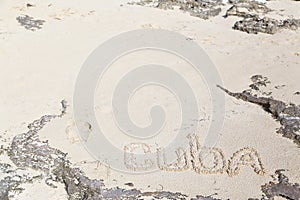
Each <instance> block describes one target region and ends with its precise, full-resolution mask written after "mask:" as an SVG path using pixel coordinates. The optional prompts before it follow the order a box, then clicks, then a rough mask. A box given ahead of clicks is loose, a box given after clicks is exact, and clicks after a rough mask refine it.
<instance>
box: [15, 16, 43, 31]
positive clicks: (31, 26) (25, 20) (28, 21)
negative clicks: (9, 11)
mask: <svg viewBox="0 0 300 200" xmlns="http://www.w3.org/2000/svg"><path fill="white" fill-rule="evenodd" d="M16 19H17V21H18V22H19V23H20V24H21V25H22V26H24V28H26V29H27V30H31V31H36V30H37V29H41V28H42V25H43V24H44V23H45V20H40V19H34V18H33V17H30V16H28V15H22V16H19V17H17V18H16Z"/></svg>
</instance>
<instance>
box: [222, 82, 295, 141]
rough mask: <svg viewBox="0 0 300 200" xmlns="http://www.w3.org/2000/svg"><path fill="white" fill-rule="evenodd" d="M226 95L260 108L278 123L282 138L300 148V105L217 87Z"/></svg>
mask: <svg viewBox="0 0 300 200" xmlns="http://www.w3.org/2000/svg"><path fill="white" fill-rule="evenodd" d="M218 87H219V88H221V89H222V90H223V91H225V92H226V93H227V94H228V95H230V96H232V97H235V98H236V99H241V100H243V101H247V102H250V103H254V104H257V105H259V106H261V107H262V108H263V109H264V110H265V111H266V112H268V113H270V114H271V115H272V116H273V118H275V119H276V120H277V121H279V122H280V124H281V127H280V128H279V130H278V131H277V132H278V133H280V134H282V136H283V137H286V138H289V139H291V140H292V141H294V142H295V143H296V144H297V145H298V146H300V105H295V104H292V103H290V104H287V103H284V102H282V101H279V100H275V99H273V98H271V97H257V96H256V95H253V94H251V93H250V92H249V91H243V92H241V93H239V92H237V93H233V92H230V91H229V90H227V89H225V88H223V87H221V86H219V85H218Z"/></svg>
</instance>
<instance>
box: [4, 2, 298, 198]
mask: <svg viewBox="0 0 300 200" xmlns="http://www.w3.org/2000/svg"><path fill="white" fill-rule="evenodd" d="M26 3H31V4H33V5H34V6H33V7H26ZM268 5H269V7H271V8H273V9H279V8H280V9H282V11H277V13H272V14H270V15H274V16H276V17H280V16H284V17H288V16H293V17H295V18H300V12H299V10H300V3H299V2H297V1H287V0H284V1H270V2H269V4H268ZM0 13H1V16H0V46H1V48H0V66H1V67H0V77H1V78H0V91H2V92H1V93H0V95H1V96H0V113H1V115H0V122H1V123H0V132H1V136H2V143H3V144H4V145H7V144H9V141H10V140H11V139H12V138H13V137H14V136H15V135H17V134H20V133H23V132H26V131H27V127H26V126H27V125H28V124H29V123H30V122H32V121H33V120H34V119H38V118H39V117H40V116H42V115H45V114H53V113H58V111H59V109H60V101H61V100H62V99H65V100H66V101H67V102H68V105H69V106H68V109H67V113H66V115H65V116H64V117H62V118H60V119H54V120H53V121H52V122H51V123H49V124H48V125H47V126H46V127H45V128H44V129H42V130H41V131H40V132H39V134H40V138H41V139H42V140H48V141H49V144H50V145H51V146H52V147H54V148H58V149H60V150H61V151H63V152H66V153H68V158H69V160H70V161H71V162H72V163H73V165H74V166H77V167H79V168H81V169H82V170H83V171H84V172H85V173H86V174H87V176H88V177H90V178H95V179H103V180H104V183H105V185H106V186H107V187H116V186H119V187H122V188H129V189H130V188H131V187H129V186H126V185H124V184H125V183H129V182H130V183H133V184H134V187H135V188H137V189H141V190H142V191H162V190H164V191H172V192H182V193H184V194H187V195H189V197H195V196H196V195H199V194H201V195H205V196H209V195H214V197H216V198H220V199H247V198H250V197H252V198H260V197H261V195H262V192H261V185H263V184H265V183H267V182H269V181H271V180H273V179H272V177H271V176H272V175H274V173H275V170H277V169H287V170H288V171H286V172H285V173H286V175H288V176H289V178H290V182H292V183H296V182H298V183H300V171H299V168H300V162H299V160H300V148H299V146H297V145H296V144H294V143H293V142H292V141H291V140H289V139H287V138H283V137H282V136H281V135H279V134H277V133H276V130H277V128H279V127H280V124H279V123H278V122H276V121H275V120H274V119H273V118H272V117H271V115H270V114H268V113H267V112H265V111H264V110H263V109H262V108H261V107H259V106H257V105H253V104H249V103H247V102H243V101H240V100H236V99H234V98H232V97H229V96H225V100H226V101H225V118H224V124H223V128H222V130H221V132H220V133H219V139H218V140H217V143H216V147H217V148H219V149H220V151H222V152H223V154H224V157H225V160H226V162H227V161H228V160H230V159H232V158H231V157H232V156H233V155H234V153H236V152H238V151H239V150H241V149H244V148H246V147H249V148H251V149H253V150H255V151H256V152H257V155H258V157H259V159H260V161H261V166H260V167H262V168H261V173H257V172H255V170H254V169H253V168H251V167H250V166H243V167H242V168H241V170H240V171H239V172H237V173H236V174H234V175H233V176H230V174H228V173H227V172H226V170H225V171H224V172H223V173H217V174H209V173H207V174H205V173H197V172H195V169H193V167H191V166H190V167H189V168H188V169H185V170H179V171H178V172H172V171H165V170H156V171H155V172H153V173H141V174H138V175H137V174H134V173H123V172H119V171H116V170H114V168H115V166H110V164H109V163H105V161H103V160H102V161H97V160H96V159H95V158H94V156H93V155H91V154H90V153H89V152H88V151H87V149H86V148H85V146H84V143H83V142H82V141H81V138H80V137H79V135H78V130H77V128H76V122H75V119H74V109H73V94H74V88H75V83H76V80H77V76H78V74H79V71H80V69H81V67H82V64H83V63H84V61H85V60H86V59H87V57H88V56H89V55H90V53H91V52H92V51H93V50H94V49H95V48H97V47H98V46H99V45H100V44H101V43H102V42H104V41H106V40H108V39H110V38H111V37H112V36H115V35H118V34H120V33H122V32H126V31H131V30H136V29H142V28H150V29H166V30H170V31H174V32H178V33H181V34H183V35H185V36H186V37H188V38H191V39H192V40H193V41H195V42H197V43H198V45H199V46H201V47H202V48H203V49H204V50H205V52H206V53H207V54H208V56H209V57H210V59H211V60H212V61H213V63H214V64H215V66H216V68H217V70H218V72H219V74H220V77H221V79H222V81H223V85H224V86H225V87H226V88H229V89H230V90H231V91H237V92H241V91H243V90H245V89H248V86H249V84H250V83H251V80H250V77H251V76H253V75H255V74H261V75H263V76H266V77H268V79H269V80H270V81H271V84H270V85H269V88H265V90H266V91H272V96H273V98H276V99H278V100H282V101H284V102H287V103H288V102H293V103H295V104H299V103H300V95H295V94H294V93H295V92H297V91H300V85H299V74H300V68H299V64H300V30H281V31H279V32H278V33H276V34H274V35H268V34H257V35H255V34H247V33H244V32H240V31H236V30H233V29H232V28H231V27H232V26H233V23H234V22H235V21H236V19H238V17H231V18H227V19H225V18H223V17H222V15H219V16H216V17H213V18H211V19H209V20H202V19H199V18H196V17H192V16H190V15H189V14H187V13H184V12H182V11H180V10H160V9H154V8H149V7H142V6H136V5H133V6H132V5H127V1H126V0H110V1H96V0H90V1H77V0H75V1H74V0H72V1H70V0H66V1H57V0H51V1H36V0H32V1H30V2H26V1H8V0H4V1H1V2H0ZM222 13H224V11H222ZM20 15H29V16H32V17H34V18H35V19H40V20H45V22H44V24H43V25H42V28H41V29H38V30H36V31H30V30H26V29H25V28H24V27H23V26H21V25H20V24H19V23H18V22H17V21H16V17H18V16H20ZM139 56H140V60H139V59H137V61H133V60H134V59H135V58H137V57H139ZM151 56H153V57H151ZM149 57H151V59H153V60H156V61H157V62H158V61H160V62H162V63H164V64H166V65H169V66H171V67H173V69H174V70H176V71H177V72H179V73H180V74H182V76H184V77H186V79H188V80H190V81H191V84H192V85H193V88H195V90H196V93H197V94H198V95H199V96H197V99H198V100H199V102H201V103H200V104H201V108H202V111H201V116H199V119H200V118H201V119H205V120H204V122H203V123H202V124H201V126H199V128H198V129H197V131H196V134H198V135H199V137H200V139H201V137H202V135H203V134H202V133H205V132H206V131H207V126H208V125H209V122H210V118H209V116H211V115H212V113H211V105H210V101H209V100H207V99H208V97H207V94H208V93H207V91H205V85H204V84H203V79H201V77H200V79H199V77H198V75H195V73H194V71H193V69H189V66H188V64H187V63H184V62H181V61H180V60H176V59H175V58H172V57H168V56H167V55H160V56H159V55H156V53H153V52H144V54H143V55H139V54H138V53H136V55H131V57H130V55H128V57H127V58H126V57H125V58H124V59H123V60H120V61H119V62H117V63H115V64H114V66H113V68H111V71H108V73H107V75H106V76H107V77H104V78H103V80H102V81H103V82H102V83H103V85H102V86H99V87H98V88H97V91H95V102H96V103H95V114H96V117H97V120H99V124H101V127H102V128H103V130H105V131H104V132H105V133H107V137H108V138H109V140H110V141H111V142H112V143H113V144H114V145H116V146H117V147H118V148H120V149H122V148H123V147H124V145H126V144H129V143H130V142H133V141H134V142H137V141H138V140H132V139H128V138H127V137H123V136H122V135H120V134H121V133H120V130H118V128H117V127H116V126H115V125H114V118H113V115H112V107H111V102H110V96H111V93H112V90H113V88H114V87H115V85H116V83H117V81H118V79H119V78H120V76H122V73H125V72H126V70H128V69H130V67H131V66H132V65H139V64H140V63H141V60H142V62H145V60H146V61H147V59H149ZM149 60H150V59H149ZM280 85H284V86H283V87H279V89H275V86H280ZM202 91H204V92H202ZM220 92H221V91H220ZM136 94H137V96H136V97H133V98H132V102H133V103H131V104H130V106H129V109H130V110H131V111H130V116H132V119H133V121H135V122H136V123H137V124H139V125H141V126H145V125H147V124H149V123H151V118H150V117H149V113H148V114H146V115H145V113H147V112H149V104H150V105H152V104H159V103H160V104H162V105H164V106H166V107H167V108H166V112H167V115H166V117H167V122H168V123H167V124H166V125H165V126H164V130H163V132H164V133H165V134H163V135H160V136H157V137H156V138H154V139H153V138H152V140H149V141H139V142H143V143H144V144H147V142H148V144H149V146H151V148H154V149H155V148H156V146H155V145H158V146H160V145H165V144H167V143H168V140H170V139H172V137H173V134H176V128H178V125H176V123H179V122H180V112H179V114H178V111H180V107H178V106H177V105H176V99H175V100H174V96H172V94H170V93H168V92H166V91H164V90H163V89H161V88H159V87H158V86H153V87H149V88H144V89H143V90H141V91H140V92H139V93H138V92H137V93H136ZM153 96H154V97H155V98H154V97H153ZM157 98H158V100H157ZM159 98H160V99H159ZM176 113H177V114H176ZM83 126H84V125H83ZM189 126H193V121H191V124H190V125H189ZM186 134H188V130H187V131H186ZM187 140H188V139H187ZM208 160H209V159H208ZM0 162H6V160H5V158H4V157H3V158H2V157H0ZM119 162H120V163H123V162H124V161H123V160H119ZM227 168H228V167H227ZM227 168H226V169H227ZM56 185H57V186H58V187H57V188H56V189H53V188H50V187H49V186H47V185H46V184H45V183H44V182H43V181H42V180H41V181H39V182H35V183H34V184H25V185H22V187H23V188H25V190H24V191H23V192H22V193H20V194H18V195H15V196H14V197H13V198H11V199H20V200H21V199H22V200H23V199H24V200H26V199H61V200H63V199H67V198H68V197H67V194H66V192H65V190H64V186H63V185H62V184H58V183H57V184H56Z"/></svg>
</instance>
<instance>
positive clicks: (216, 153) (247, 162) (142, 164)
mask: <svg viewBox="0 0 300 200" xmlns="http://www.w3.org/2000/svg"><path fill="white" fill-rule="evenodd" d="M188 139H189V147H188V148H187V150H186V149H183V148H177V149H176V151H175V154H176V159H175V161H174V159H173V161H170V162H168V161H167V155H166V153H165V152H164V150H163V149H157V150H156V152H154V154H153V152H152V151H151V148H150V146H149V145H147V144H145V143H131V144H129V145H126V146H125V147H124V164H125V166H126V168H127V169H130V170H132V171H149V170H155V169H157V168H158V169H160V170H164V171H172V172H180V171H186V170H194V171H195V172H196V173H198V174H224V173H227V174H228V175H229V176H235V175H238V174H239V173H240V170H241V168H242V167H243V166H246V167H250V168H251V169H253V170H254V172H255V173H257V174H259V175H263V174H264V173H265V169H264V166H263V164H262V161H261V158H260V156H259V154H258V152H257V151H256V150H255V149H254V148H250V147H245V148H242V149H240V150H238V151H237V152H235V153H234V154H233V155H232V156H231V158H230V159H229V160H226V158H225V156H224V153H223V151H222V150H221V149H220V148H207V147H201V146H200V143H199V138H198V137H197V136H196V135H192V136H191V135H190V136H189V137H188ZM153 155H155V156H153ZM141 158H142V159H141Z"/></svg>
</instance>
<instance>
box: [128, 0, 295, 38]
mask: <svg viewBox="0 0 300 200" xmlns="http://www.w3.org/2000/svg"><path fill="white" fill-rule="evenodd" d="M129 4H131V5H141V6H150V7H154V8H160V9H174V8H175V7H179V8H180V9H181V10H183V11H185V12H188V13H190V15H192V16H195V17H199V18H201V19H209V18H210V17H213V16H217V15H219V14H220V13H221V11H222V9H223V8H224V5H225V4H224V3H223V1H221V0H140V1H138V2H131V3H129ZM228 4H229V5H231V7H230V8H229V9H228V10H227V11H226V14H225V16H224V17H225V18H226V17H229V16H238V17H242V18H243V19H242V20H239V21H237V22H235V24H234V26H233V29H235V30H239V31H243V32H247V33H251V34H257V33H259V32H260V33H267V34H274V33H276V32H277V31H279V30H281V29H290V30H296V29H298V28H299V27H300V19H292V18H289V19H282V20H276V19H273V18H269V17H265V14H267V13H269V12H271V11H272V10H271V9H270V8H269V7H267V5H266V3H262V2H259V1H256V0H229V1H228Z"/></svg>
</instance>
